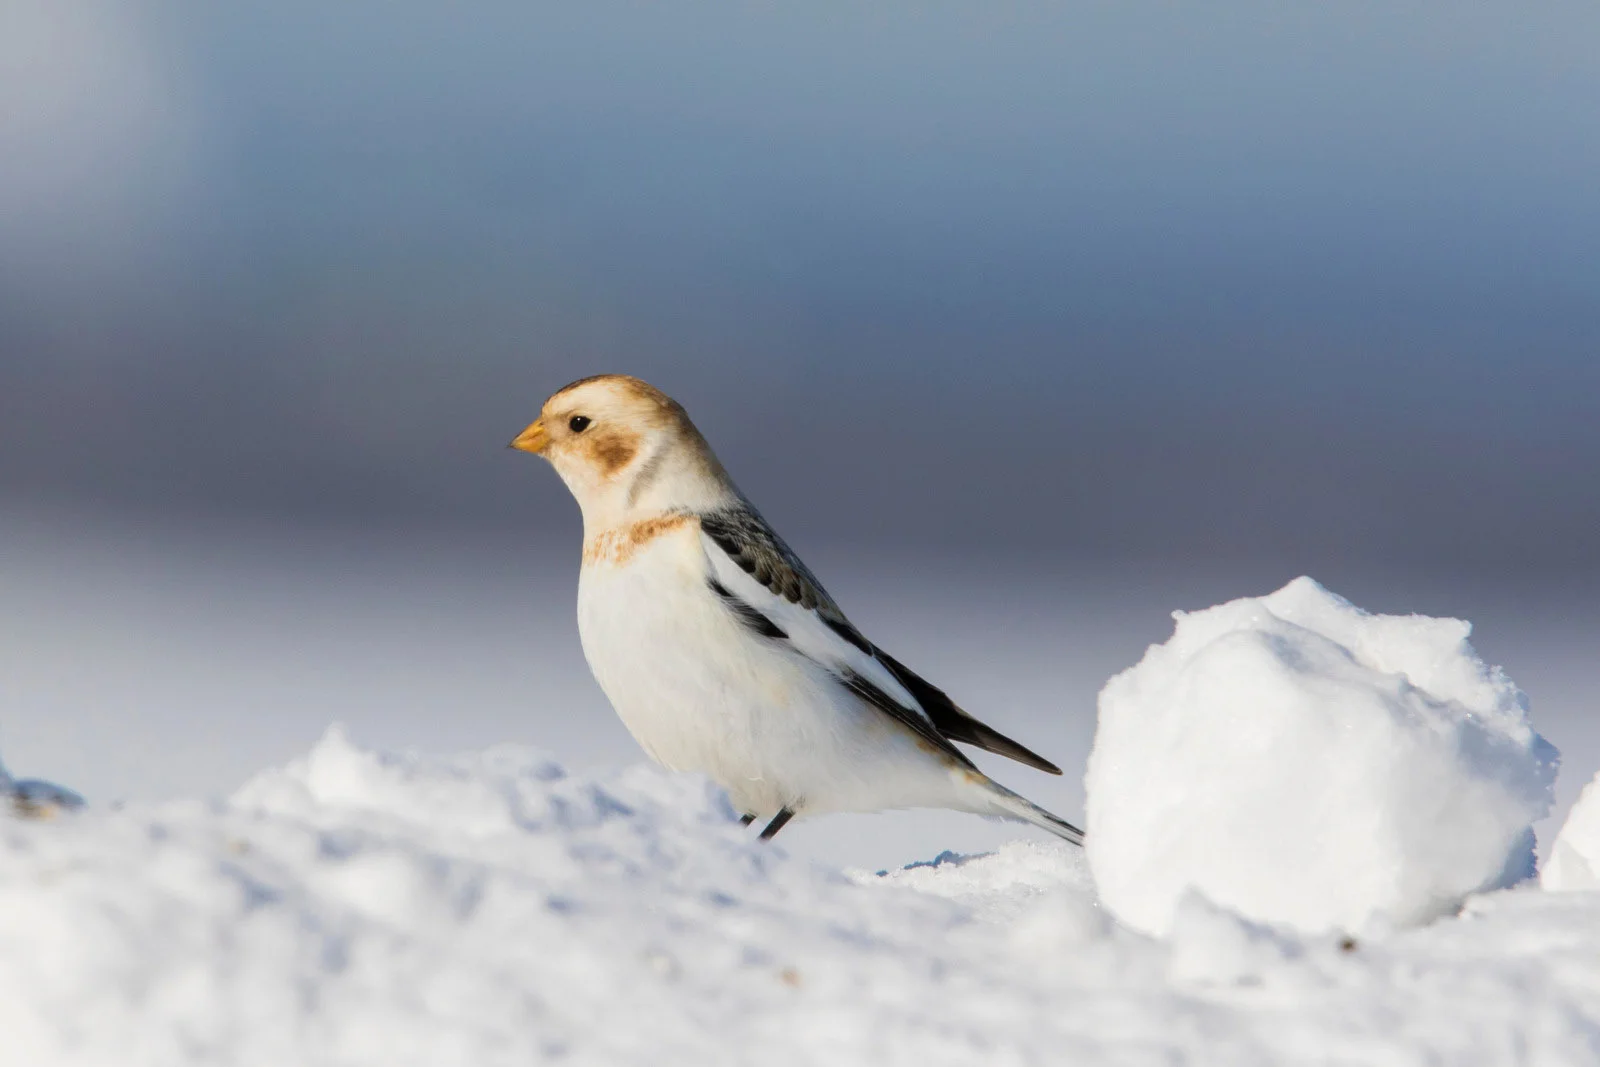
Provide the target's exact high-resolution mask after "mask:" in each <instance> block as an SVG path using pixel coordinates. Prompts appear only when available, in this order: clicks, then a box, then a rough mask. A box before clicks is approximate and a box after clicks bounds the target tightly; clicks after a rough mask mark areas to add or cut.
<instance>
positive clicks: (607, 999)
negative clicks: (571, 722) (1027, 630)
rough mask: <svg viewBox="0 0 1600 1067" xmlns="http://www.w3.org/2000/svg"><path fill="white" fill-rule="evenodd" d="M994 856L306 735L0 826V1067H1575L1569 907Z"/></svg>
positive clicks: (514, 765) (1526, 898) (553, 769)
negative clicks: (1169, 915) (174, 787)
mask: <svg viewBox="0 0 1600 1067" xmlns="http://www.w3.org/2000/svg"><path fill="white" fill-rule="evenodd" d="M1086 874H1087V872H1086V868H1085V866H1084V861H1083V859H1082V856H1081V853H1080V852H1079V851H1078V850H1077V849H1074V848H1072V847H1071V846H1068V845H1065V844H1063V843H1056V842H1032V841H1030V842H1016V843H1013V844H1010V845H1007V846H1005V847H1003V848H1001V849H999V850H997V851H995V852H994V853H991V854H988V855H983V856H954V855H945V856H942V857H940V858H939V859H938V860H936V861H931V862H928V863H923V864H916V865H913V866H912V867H909V868H907V869H904V870H898V871H889V872H885V873H883V874H882V875H877V874H872V873H866V872H856V873H854V874H852V875H850V876H849V877H843V876H840V875H838V874H835V873H832V872H828V871H825V870H820V869H818V868H815V867H812V866H809V865H807V864H803V863H800V862H798V861H795V860H793V859H790V858H789V857H787V856H786V855H785V854H784V851H783V849H782V847H781V841H780V843H779V847H774V846H773V845H766V844H761V843H758V842H756V841H755V840H754V835H753V833H752V832H751V831H747V830H744V829H742V828H741V827H739V826H738V824H737V822H736V820H735V819H734V816H733V812H732V811H731V810H729V808H728V806H727V804H726V802H725V801H724V800H723V798H722V797H721V795H720V794H719V793H717V792H716V791H715V790H714V789H712V788H711V787H710V786H709V785H707V784H706V783H705V782H704V781H702V780H699V779H695V778H690V777H674V776H671V775H669V774H667V773H665V772H662V771H659V770H656V769H654V768H647V767H639V768H632V769H629V770H627V771H624V772H622V773H620V774H616V775H611V776H606V777H604V778H588V777H583V776H577V775H568V774H566V773H565V772H564V771H563V770H562V769H561V768H560V767H558V766H557V765H555V764H553V763H551V762H550V761H549V760H548V759H546V758H544V757H542V756H540V755H538V754H537V753H533V752H530V751H528V750H525V749H517V748H497V749H491V750H489V751H487V752H482V753H476V754H468V755H463V756H457V757H451V758H424V757H421V756H396V755H384V754H379V753H373V752H367V751H363V750H361V749H359V748H357V747H355V746H354V745H352V744H351V743H350V742H349V741H347V740H346V739H345V738H344V737H343V736H342V735H341V734H339V733H338V732H332V733H330V734H329V735H328V736H327V737H325V738H324V739H323V740H322V742H321V743H320V744H318V745H317V746H316V748H315V749H314V750H313V751H312V752H311V753H310V754H309V755H308V756H306V757H305V758H303V759H300V760H297V761H295V762H294V763H292V764H291V765H289V766H288V767H286V768H283V769H280V770H275V771H269V772H267V773H264V774H261V775H259V776H258V777H256V778H255V779H254V780H252V781H251V782H249V783H248V784H247V785H245V786H244V787H243V788H242V789H240V790H239V791H238V792H237V793H236V794H235V795H234V797H233V798H232V799H231V800H229V801H227V802H201V801H183V802H174V803H166V804H159V805H130V806H128V807H127V808H124V809H122V810H120V811H96V810H93V809H90V810H88V811H85V812H84V813H82V814H81V815H79V816H78V817H75V818H70V819H58V820H55V821H53V822H41V821H36V820H0V1033H3V1034H4V1035H5V1036H4V1054H3V1055H0V1061H3V1062H5V1063H13V1062H14V1063H19V1064H50V1065H51V1067H202V1065H203V1067H255V1065H260V1067H278V1065H281V1064H340V1065H341V1067H367V1065H372V1067H407V1065H411V1064H416V1065H427V1067H436V1065H438V1064H455V1063H470V1064H474V1065H482V1067H497V1065H500V1064H518V1065H526V1064H540V1063H583V1064H591V1063H593V1064H612V1063H651V1064H660V1065H662V1067H677V1065H684V1067H688V1065H691V1064H692V1065H700V1064H723V1063H727V1064H737V1063H762V1064H772V1065H774V1067H782V1065H786V1064H809V1063H872V1064H882V1065H885V1067H897V1065H901V1064H904V1065H907V1067H911V1065H915V1067H930V1065H940V1064H962V1065H970V1064H972V1063H996V1064H1028V1063H1165V1064H1189V1063H1227V1064H1235V1063H1241V1064H1269V1063H1308V1064H1311V1063H1330V1064H1331V1063H1371V1062H1377V1061H1382V1062H1385V1063H1391V1062H1392V1063H1408V1064H1409V1063H1450V1064H1460V1065H1463V1067H1489V1065H1501V1064H1504V1065H1511V1064H1523V1063H1591V1062H1595V1061H1596V1058H1597V1056H1600V1038H1597V1036H1596V1035H1600V894H1583V893H1564V894H1553V893H1542V892H1538V891H1536V890H1535V891H1529V890H1526V889H1523V890H1517V891H1513V892H1507V893H1499V894H1495V895H1492V896H1489V897H1479V898H1474V899H1473V900H1472V901H1470V902H1469V904H1468V910H1469V912H1470V916H1471V920H1470V921H1445V922H1440V923H1436V924H1434V925H1432V926H1429V927H1427V928H1424V929H1421V930H1415V931H1402V932H1399V933H1397V934H1396V935H1395V936H1393V937H1390V938H1387V939H1385V940H1384V941H1383V942H1381V943H1378V944H1373V945H1368V944H1367V943H1365V942H1363V943H1361V944H1360V945H1357V944H1355V943H1354V942H1350V941H1340V940H1339V939H1337V938H1333V937H1327V938H1322V939H1315V938H1310V939H1308V938H1303V937H1301V936H1299V935H1297V934H1295V933H1294V932H1293V931H1290V930H1285V929H1277V928H1271V927H1269V926H1267V925H1265V924H1261V923H1258V922H1252V921H1248V920H1245V919H1243V918H1241V917H1239V916H1238V915H1236V914H1234V913H1233V912H1231V911H1229V910H1227V909H1225V908H1222V907H1220V906H1218V905H1215V904H1212V903H1210V902H1208V901H1206V900H1204V899H1202V898H1200V897H1199V896H1198V895H1191V896H1190V897H1189V898H1187V899H1186V901H1185V903H1184V905H1183V907H1182V908H1181V909H1180V914H1179V916H1178V919H1177V921H1176V923H1175V926H1174V930H1173V934H1172V937H1171V938H1170V940H1168V941H1156V940H1153V939H1151V938H1148V937H1145V936H1144V935H1142V934H1139V933H1136V932H1134V931H1131V930H1128V929H1127V928H1125V927H1122V926H1119V925H1117V924H1116V923H1114V922H1112V921H1110V919H1109V918H1108V916H1107V915H1106V914H1105V912H1104V911H1103V910H1102V909H1101V908H1100V907H1099V905H1098V903H1097V902H1096V900H1095V899H1094V896H1093V893H1092V891H1091V889H1090V884H1089V881H1088V879H1087V876H1086Z"/></svg>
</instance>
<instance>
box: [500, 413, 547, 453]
mask: <svg viewBox="0 0 1600 1067" xmlns="http://www.w3.org/2000/svg"><path fill="white" fill-rule="evenodd" d="M549 443H550V437H549V435H548V434H546V433H545V432H544V420H543V419H534V420H533V424H532V425H530V426H529V427H528V428H527V429H526V430H523V431H522V432H521V433H519V434H517V436H515V437H513V438H512V439H511V445H510V447H511V448H514V449H516V450H517V451H518V452H532V453H533V454H534V455H536V456H542V455H544V446H545V445H547V444H549Z"/></svg>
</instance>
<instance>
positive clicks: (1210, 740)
mask: <svg viewBox="0 0 1600 1067" xmlns="http://www.w3.org/2000/svg"><path fill="white" fill-rule="evenodd" d="M1174 618H1175V619H1176V626H1175V628H1174V631H1173V635H1172V637H1171V639H1170V640H1168V641H1167V642H1166V643H1165V644H1161V645H1153V646H1151V647H1150V649H1149V650H1148V651H1147V652H1146V653H1145V656H1144V658H1143V659H1142V660H1141V661H1140V662H1139V663H1138V664H1137V665H1135V666H1134V667H1132V668H1130V669H1128V670H1127V671H1124V672H1123V673H1121V674H1119V675H1117V676H1116V677H1115V678H1113V679H1112V680H1111V681H1110V682H1108V683H1107V684H1106V686H1105V688H1104V689H1103V690H1102V691H1101V694H1100V718H1099V724H1098V728H1097V732H1096V735H1095V744H1094V750H1093V752H1092V754H1091V755H1090V758H1089V770H1088V776H1087V779H1086V786H1087V793H1088V804H1087V817H1088V827H1087V830H1088V855H1089V863H1090V866H1091V867H1092V869H1093V871H1094V877H1095V882H1096V884H1097V885H1098V886H1099V888H1100V893H1101V899H1102V900H1103V902H1104V903H1105V905H1106V906H1107V907H1108V908H1110V909H1111V911H1112V912H1113V913H1115V914H1116V916H1117V917H1118V918H1119V919H1121V920H1122V921H1123V922H1125V923H1126V924H1127V925H1129V926H1132V927H1134V928H1136V929H1140V930H1144V931H1146V932H1149V933H1154V934H1163V933H1165V932H1166V931H1167V930H1169V929H1170V928H1171V927H1172V925H1173V923H1174V922H1175V921H1177V920H1178V917H1179V913H1180V910H1181V907H1182V906H1184V901H1185V900H1186V898H1188V897H1189V896H1190V895H1192V894H1195V893H1199V894H1201V895H1203V896H1204V897H1206V898H1208V899H1210V900H1212V901H1215V902H1216V903H1218V904H1220V905H1222V906H1224V907H1226V908H1228V909H1231V910H1232V911H1234V912H1237V913H1239V914H1241V915H1244V916H1247V917H1249V918H1250V919H1252V920H1256V921H1261V922H1269V923H1277V924H1282V925H1286V926H1289V927H1293V928H1295V929H1298V930H1300V931H1302V932H1304V933H1313V934H1314V933H1322V932H1328V931H1334V930H1344V931H1350V932H1353V933H1359V934H1366V933H1371V932H1375V931H1378V930H1382V929H1385V928H1390V927H1395V926H1405V925H1413V924H1417V923H1423V922H1427V921H1429V920H1431V919H1434V918H1436V917H1438V916H1440V915H1445V914H1448V913H1451V912H1454V911H1455V910H1456V909H1457V908H1459V907H1460V905H1461V902H1462V901H1463V900H1464V899H1466V898H1467V897H1468V896H1469V895H1471V894H1473V893H1478V892H1482V891H1485V890H1488V889H1495V888H1501V887H1505V886H1508V885H1512V884H1514V883H1516V882H1518V881H1520V880H1522V879H1524V878H1527V877H1529V876H1531V875H1532V874H1533V871H1534V837H1533V831H1532V829H1531V824H1532V823H1533V822H1535V821H1537V820H1538V819H1540V818H1543V817H1544V815H1545V814H1547V813H1548V811H1549V810H1550V804H1551V802H1552V797H1553V788H1554V784H1555V777H1556V769H1557V762H1558V756H1557V753H1556V751H1555V749H1554V748H1553V747H1552V746H1551V745H1550V744H1549V743H1548V742H1546V741H1545V740H1544V739H1543V738H1541V737H1540V736H1539V735H1538V734H1537V733H1535V732H1534V730H1533V728H1532V726H1531V725H1530V722H1529V718H1528V709H1527V703H1526V701H1525V700H1524V698H1523V696H1522V694H1521V693H1520V692H1519V691H1518V690H1517V688H1516V686H1515V685H1513V684H1512V682H1511V680H1510V679H1509V678H1507V677H1506V676H1505V675H1504V674H1503V673H1501V671H1500V670H1499V669H1498V668H1490V667H1488V666H1486V665H1485V664H1484V663H1483V662H1482V661H1481V660H1480V659H1479V658H1478V657H1477V655H1476V654H1475V653H1474V652H1473V649H1472V646H1471V645H1470V644H1468V643H1467V636H1468V634H1469V632H1470V630H1471V626H1470V624H1468V623H1466V622H1462V621H1460V620H1457V619H1434V618H1427V617H1424V616H1415V615H1413V616H1390V615H1370V614H1368V613H1366V612H1364V611H1362V610H1361V609H1359V608H1357V607H1355V606H1353V605H1352V604H1350V603H1349V602H1348V601H1346V600H1343V599H1342V598H1340V597H1337V596H1335V595H1333V594H1332V593H1329V592H1328V591H1327V590H1325V589H1323V588H1322V587H1321V586H1320V585H1318V584H1317V583H1316V582H1314V581H1312V580H1311V579H1310V578H1298V579H1296V580H1295V581H1293V582H1290V583H1289V584H1288V585H1286V586H1284V587H1283V588H1282V589H1280V590H1278V591H1277V592H1275V593H1272V594H1271V595H1269V596H1264V597H1256V598H1246V599H1241V600H1235V601H1231V602H1229V603H1226V604H1222V605H1219V606H1217V607H1213V608H1209V609H1207V610H1205V611H1199V612H1194V613H1192V614H1185V613H1183V612H1177V613H1175V615H1174Z"/></svg>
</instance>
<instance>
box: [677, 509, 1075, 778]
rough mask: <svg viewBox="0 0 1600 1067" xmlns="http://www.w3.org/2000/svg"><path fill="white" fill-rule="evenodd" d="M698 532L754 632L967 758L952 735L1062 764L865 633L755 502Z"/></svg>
mask: <svg viewBox="0 0 1600 1067" xmlns="http://www.w3.org/2000/svg"><path fill="white" fill-rule="evenodd" d="M700 531H701V542H702V545H703V547H704V548H705V551H706V557H707V559H708V560H709V561H710V563H711V577H710V583H711V588H712V590H713V592H715V593H716V594H717V596H718V597H720V598H721V599H722V601H723V603H724V604H726V605H727V607H728V610H729V611H731V612H733V613H734V614H735V615H737V616H738V617H739V619H740V621H742V622H743V623H744V624H745V625H746V626H748V627H749V628H750V629H751V630H753V631H754V632H755V633H757V634H760V635H761V636H763V637H766V638H769V639H771V640H782V641H786V642H788V643H789V645H790V646H792V647H793V649H794V650H795V651H796V652H797V653H799V654H800V655H803V656H805V657H806V658H808V659H810V660H812V661H813V662H815V663H817V664H820V665H821V666H822V667H824V668H826V669H827V670H828V671H829V672H830V673H832V674H833V675H834V676H835V677H836V678H838V679H839V681H840V683H841V684H842V685H844V686H845V687H847V688H848V689H850V690H851V691H852V692H854V693H855V694H856V695H857V696H858V697H860V698H861V699H862V700H864V701H866V702H867V703H868V704H870V705H871V706H873V707H874V708H877V709H878V710H879V711H882V712H883V713H884V714H886V715H889V716H891V717H892V718H894V719H896V720H898V721H899V722H901V723H902V724H904V725H905V726H907V727H909V728H910V729H911V730H912V731H913V732H915V733H916V734H917V735H918V736H920V737H921V738H922V739H923V740H925V741H927V742H928V743H929V744H931V745H933V746H934V747H936V748H937V749H939V750H940V751H942V752H944V753H945V754H946V755H948V756H951V757H952V758H954V759H956V760H958V761H960V762H961V763H963V764H965V765H967V766H969V767H970V766H972V763H971V761H970V760H968V759H967V757H966V756H964V755H962V754H961V752H960V751H959V750H958V749H956V747H955V746H954V745H953V744H951V742H952V741H960V742H962V743H963V744H969V745H973V746H976V747H978V748H982V749H986V750H987V751H990V752H994V753H998V754H999V755H1002V756H1008V757H1010V758H1011V759H1014V760H1017V761H1018V762H1020V763H1025V764H1027V765H1028V766H1030V767H1035V768H1037V769H1039V770H1041V771H1047V772H1049V773H1051V774H1060V773H1061V769H1060V768H1059V767H1057V766H1056V765H1055V764H1053V763H1051V762H1050V761H1049V760H1047V759H1045V758H1044V757H1042V756H1040V755H1038V754H1037V753H1034V752H1032V751H1030V750H1029V749H1027V748H1026V747H1024V746H1022V745H1020V744H1018V743H1017V742H1015V741H1013V740H1011V739H1010V738H1008V737H1006V736H1005V735H1004V734H1001V733H999V732H998V731H996V730H993V729H991V728H990V727H988V726H985V725H984V724H983V723H981V722H979V721H978V720H977V719H974V718H973V717H972V716H970V715H968V714H967V713H966V712H965V711H963V710H961V708H959V707H957V706H956V704H955V703H954V702H953V701H952V700H951V699H950V698H949V697H948V696H946V695H945V693H944V692H943V691H942V690H940V689H938V688H936V687H935V686H933V685H931V684H929V683H928V682H926V681H924V680H923V679H922V678H920V677H918V676H917V675H916V674H914V673H913V672H912V671H911V670H909V669H908V668H907V667H906V666H905V665H904V664H902V663H901V662H900V661H899V660H897V659H895V658H894V657H893V656H890V655H889V654H888V653H886V652H884V651H882V650H881V649H879V648H878V647H877V646H876V645H874V644H873V643H872V642H871V641H868V640H867V639H866V638H865V637H864V636H862V634H861V631H859V630H857V629H856V628H855V627H854V626H853V625H851V623H850V620H849V619H847V618H846V617H845V615H844V612H842V611H840V610H839V606H838V605H837V604H836V603H834V601H833V598H832V597H830V596H829V595H828V593H827V591H826V590H825V589H823V588H822V583H821V582H819V581H818V580H817V578H816V576H815V575H814V574H812V573H811V571H810V570H809V569H808V568H807V567H806V565H805V564H804V563H802V562H801V561H800V558H799V557H798V556H796V555H795V554H794V552H793V551H792V550H791V549H790V548H789V546H788V545H786V544H784V542H783V539H782V538H781V537H779V536H778V534H777V533H776V532H775V531H774V530H773V529H772V527H770V526H768V525H767V523H766V520H764V519H763V518H762V517H761V515H760V514H759V513H758V512H756V510H755V509H754V508H752V507H750V506H749V505H743V506H740V507H732V508H723V509H720V510H717V511H713V512H708V513H705V514H702V515H701V516H700Z"/></svg>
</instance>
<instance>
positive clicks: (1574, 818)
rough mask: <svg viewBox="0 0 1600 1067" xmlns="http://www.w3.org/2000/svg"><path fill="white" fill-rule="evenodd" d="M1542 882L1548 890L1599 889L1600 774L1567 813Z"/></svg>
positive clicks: (1544, 870)
mask: <svg viewBox="0 0 1600 1067" xmlns="http://www.w3.org/2000/svg"><path fill="white" fill-rule="evenodd" d="M1539 881H1540V884H1542V885H1543V886H1544V887H1545V888H1546V889H1600V774H1596V775H1595V776H1594V778H1593V779H1591V780H1590V782H1589V784H1588V785H1586V786H1584V787H1583V792H1582V793H1581V794H1580V795H1579V796H1578V802H1577V803H1576V804H1574V805H1573V806H1572V811H1571V812H1569V813H1568V814H1567V821H1566V822H1565V823H1564V824H1563V825H1562V827H1561V832H1560V833H1558V834H1557V835H1556V839H1555V842H1554V843H1553V844H1552V845H1551V846H1550V858H1549V859H1548V860H1546V861H1545V864H1544V867H1543V869H1542V870H1540V872H1539Z"/></svg>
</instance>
